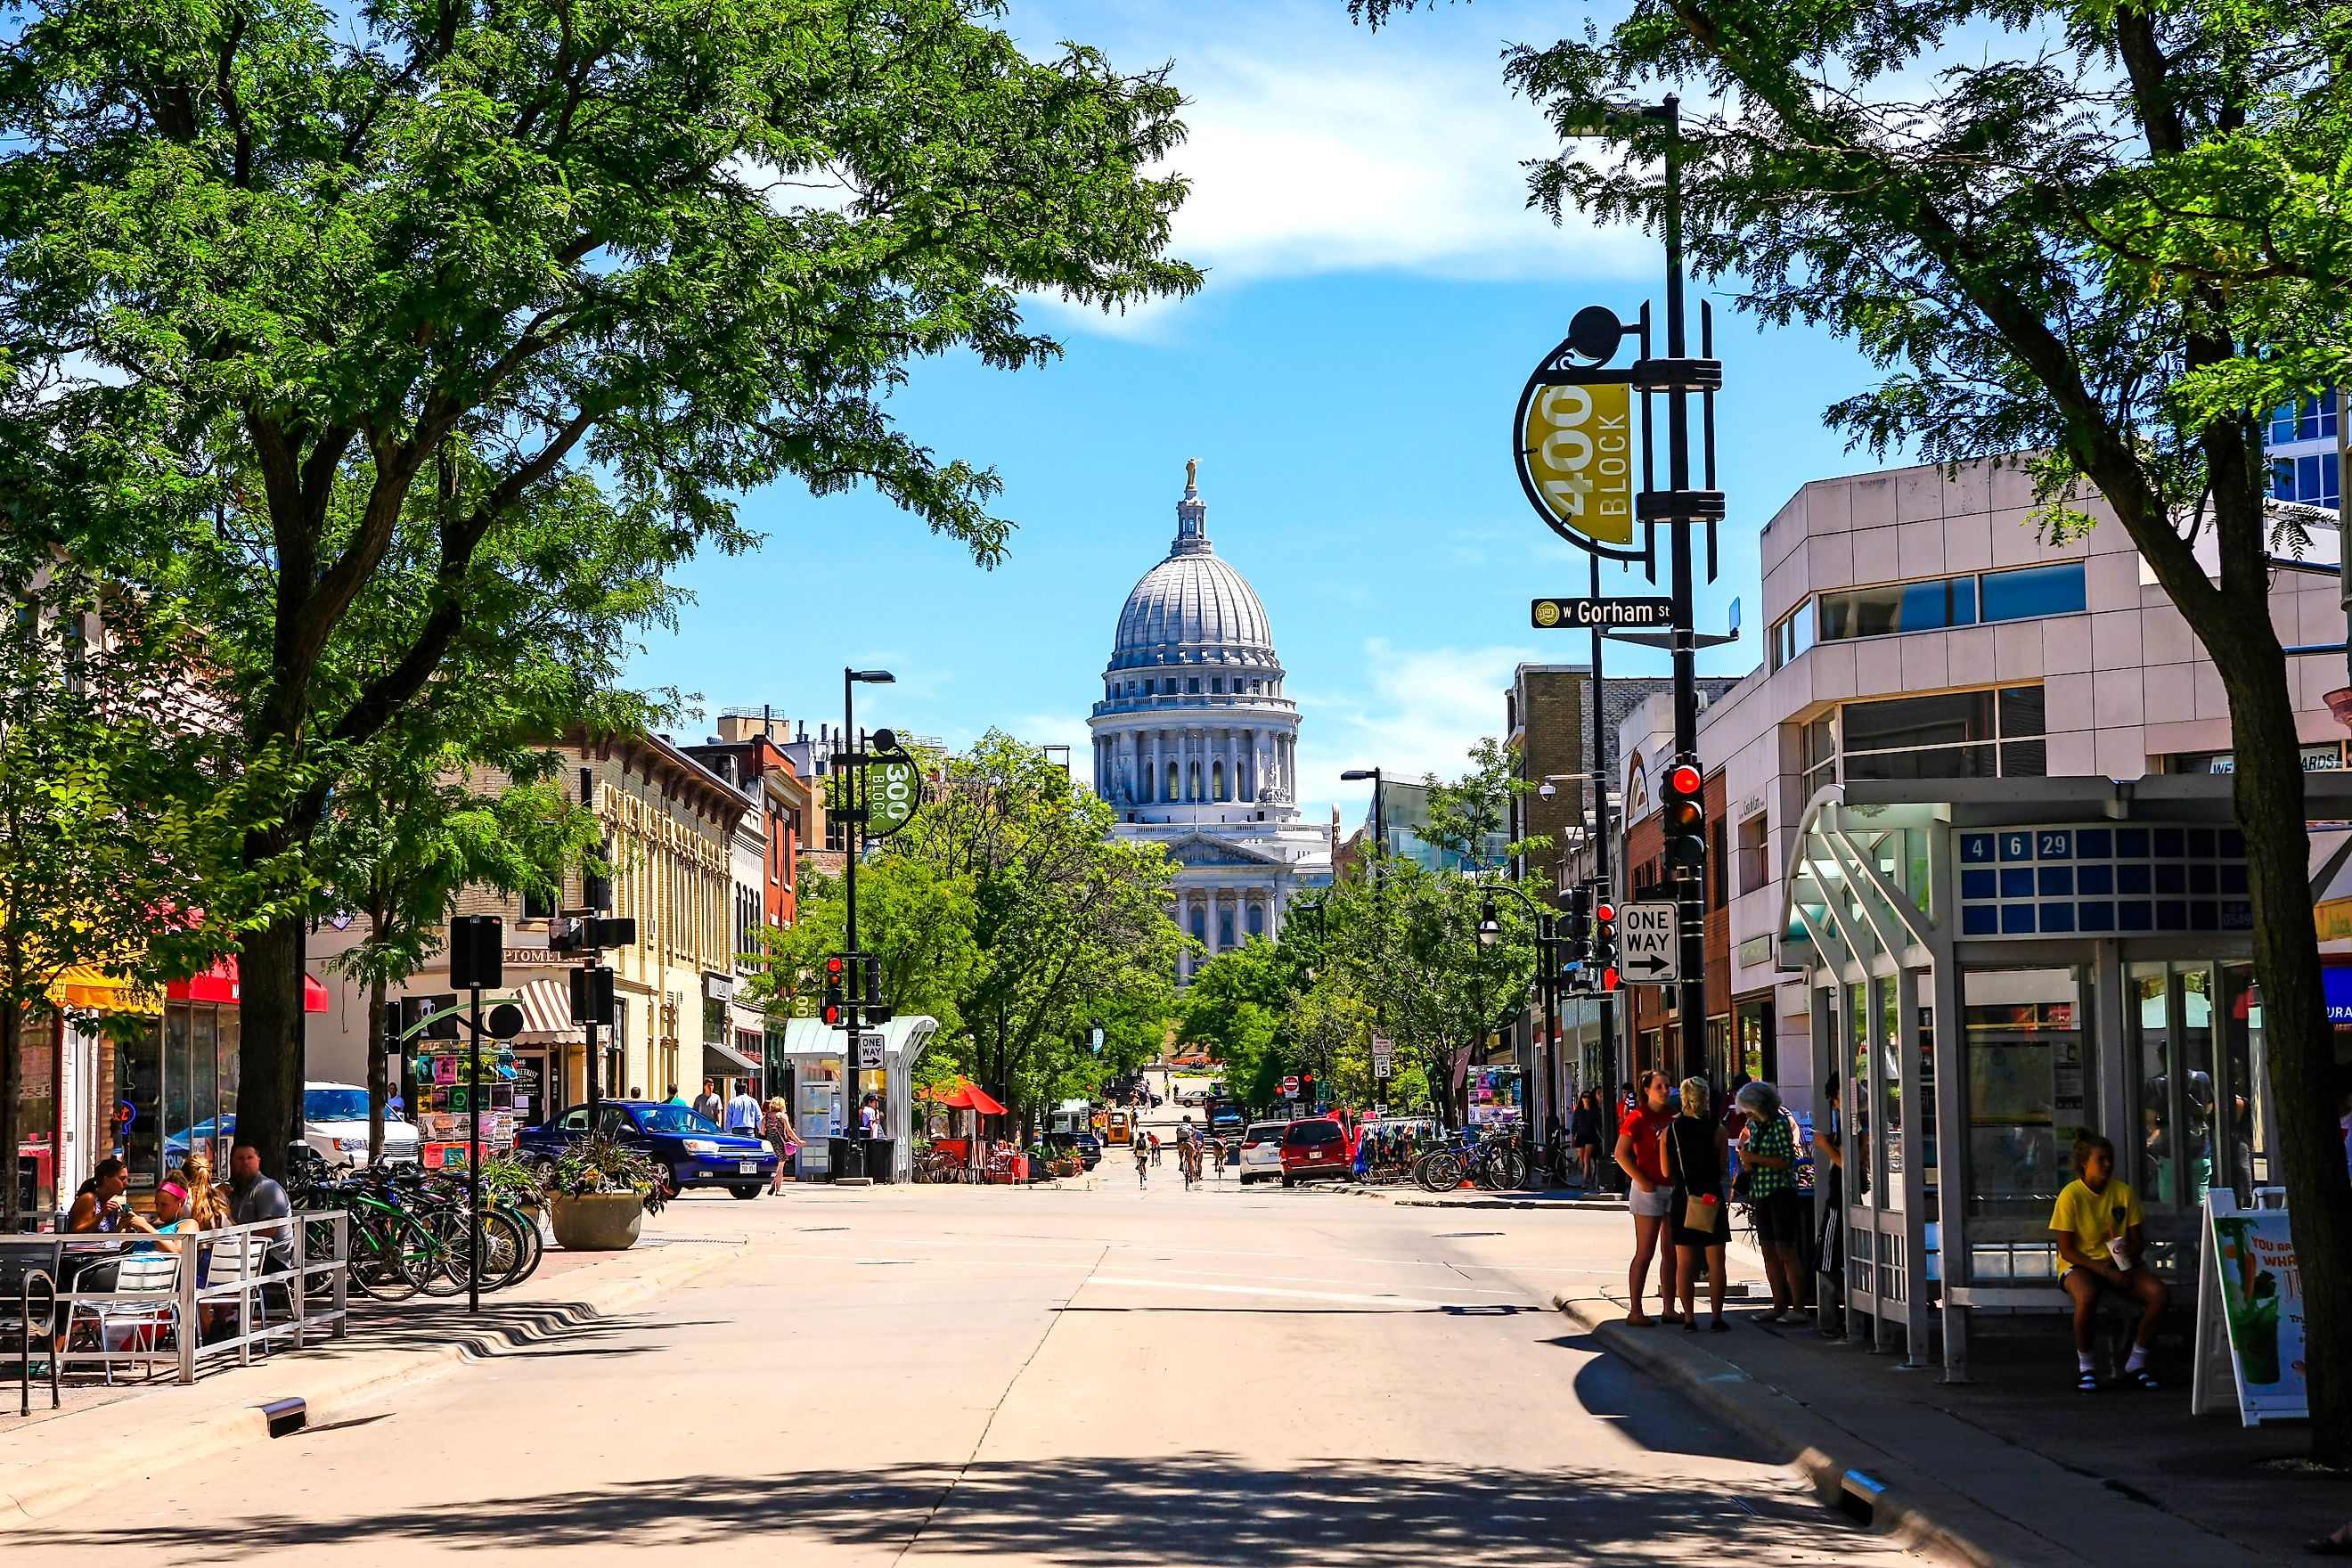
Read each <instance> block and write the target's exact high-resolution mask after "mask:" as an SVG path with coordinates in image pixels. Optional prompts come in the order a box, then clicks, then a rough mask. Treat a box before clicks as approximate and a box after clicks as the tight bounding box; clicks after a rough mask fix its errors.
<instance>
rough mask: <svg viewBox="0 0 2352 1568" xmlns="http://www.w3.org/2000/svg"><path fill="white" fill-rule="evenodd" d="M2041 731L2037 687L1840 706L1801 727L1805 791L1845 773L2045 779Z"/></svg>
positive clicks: (1848, 778)
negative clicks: (1841, 761)
mask: <svg viewBox="0 0 2352 1568" xmlns="http://www.w3.org/2000/svg"><path fill="white" fill-rule="evenodd" d="M2044 732H2045V726H2044V717H2043V706H2042V688H2041V687H2039V686H2003V687H1999V688H1991V687H1988V688H1984V689H1979V690H1976V691H1939V692H1937V693H1936V694H1935V695H1933V696H1930V697H1896V698H1890V699H1888V700H1885V701H1883V702H1848V703H1845V704H1843V705H1842V706H1840V707H1839V708H1837V709H1835V710H1832V712H1830V713H1825V714H1823V715H1822V717H1820V718H1818V719H1815V720H1813V721H1811V722H1810V723H1808V724H1806V725H1805V726H1804V727H1803V729H1802V730H1801V731H1799V732H1798V761H1799V763H1800V766H1801V768H1802V770H1803V773H1804V779H1805V794H1806V795H1811V794H1812V793H1813V792H1814V791H1816V790H1818V789H1820V788H1822V786H1824V785H1826V784H1835V783H1837V782H1839V780H1840V779H1841V777H1842V778H1843V780H1844V782H1846V783H1848V784H1852V783H1855V782H1857V781H1862V780H1874V779H1990V778H2041V777H2042V776H2043V775H2044V774H2046V773H2048V772H2049V751H2048V743H2047V742H2045V741H2044V739H2043V735H2044ZM1841 753H1843V759H1844V762H1843V771H1841V768H1840V763H1839V758H1840V755H1841Z"/></svg>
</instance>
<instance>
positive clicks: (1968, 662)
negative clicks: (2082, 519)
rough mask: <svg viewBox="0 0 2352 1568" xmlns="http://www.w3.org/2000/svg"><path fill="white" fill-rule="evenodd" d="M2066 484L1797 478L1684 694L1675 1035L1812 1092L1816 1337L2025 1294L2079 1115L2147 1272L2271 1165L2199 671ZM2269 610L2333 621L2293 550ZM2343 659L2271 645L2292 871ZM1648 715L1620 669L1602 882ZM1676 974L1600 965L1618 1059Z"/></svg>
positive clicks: (1654, 725)
mask: <svg viewBox="0 0 2352 1568" xmlns="http://www.w3.org/2000/svg"><path fill="white" fill-rule="evenodd" d="M2078 504H2080V505H2081V506H2082V507H2083V508H2084V510H2086V511H2087V512H2088V513H2089V514H2090V515H2091V516H2092V517H2093V518H2094V520H2095V524H2096V526H2095V527H2094V528H2092V529H2091V530H2090V531H2089V532H2088V533H2087V534H2085V535H2084V536H2082V537H2079V538H2075V539H2072V540H2068V541H2064V542H2045V541H2044V540H2043V539H2042V537H2041V536H2040V535H2039V534H2038V533H2037V531H2036V530H2035V529H2034V527H2033V524H2032V519H2033V511H2034V507H2033V499H2032V487H2031V481H2030V479H2028V477H2027V476H2026V474H2025V473H2024V472H2023V471H2022V470H2021V469H2019V468H2011V467H2005V466H2001V465H1999V464H1994V463H1977V464H1969V465H1964V466H1962V467H1961V468H1958V469H1957V470H1955V471H1951V472H1947V471H1945V470H1943V469H1940V468H1934V467H1921V468H1903V469H1896V470H1893V471H1889V472H1884V473H1874V474H1863V475H1855V476H1851V477H1847V478H1843V479H1825V480H1821V481H1817V482H1815V483H1811V484H1808V485H1806V486H1805V487H1804V488H1803V489H1801V490H1800V491H1799V492H1798V493H1797V494H1796V495H1795V496H1794V497H1792V498H1791V499H1790V500H1789V502H1788V503H1787V504H1786V505H1784V506H1783V507H1782V508H1781V509H1780V511H1779V512H1778V513H1777V514H1776V515H1775V516H1774V517H1773V519H1772V520H1771V521H1770V522H1769V523H1768V524H1767V525H1766V527H1765V529H1764V532H1763V536H1762V552H1761V553H1762V560H1763V570H1764V592H1763V602H1764V621H1765V625H1766V627H1767V637H1766V649H1765V660H1764V663H1763V664H1762V666H1761V667H1760V668H1757V669H1756V670H1754V671H1752V672H1751V673H1750V674H1748V676H1746V677H1745V678H1743V679H1740V680H1739V681H1738V683H1737V684H1736V685H1734V686H1733V687H1731V688H1730V689H1728V690H1726V691H1723V692H1722V693H1721V694H1720V695H1718V696H1717V697H1716V698H1715V700H1712V701H1711V702H1710V703H1709V704H1708V705H1707V707H1706V710H1705V712H1704V713H1703V714H1702V716H1701V721H1700V729H1699V752H1700V763H1701V767H1702V770H1703V772H1704V773H1705V775H1706V780H1707V789H1706V813H1707V833H1708V840H1709V846H1708V847H1709V856H1708V861H1709V868H1708V876H1707V885H1706V899H1707V923H1706V937H1707V942H1706V949H1707V988H1706V1002H1707V1013H1708V1018H1707V1028H1706V1037H1705V1039H1706V1050H1705V1065H1706V1068H1707V1070H1708V1072H1709V1074H1710V1076H1711V1077H1713V1078H1714V1079H1715V1080H1716V1081H1717V1084H1718V1086H1722V1085H1725V1084H1727V1082H1728V1081H1729V1080H1730V1079H1731V1078H1732V1077H1733V1076H1735V1075H1736V1074H1737V1073H1738V1072H1742V1071H1747V1072H1752V1073H1756V1074H1759V1076H1763V1077H1766V1078H1768V1079H1774V1080H1775V1081H1777V1082H1778V1083H1779V1084H1780V1087H1781V1089H1782V1090H1783V1092H1784V1094H1785V1095H1786V1097H1787V1098H1788V1100H1789V1101H1790V1104H1791V1106H1792V1107H1793V1108H1795V1109H1796V1110H1799V1111H1800V1112H1801V1114H1803V1115H1804V1116H1806V1117H1807V1119H1808V1120H1809V1121H1812V1122H1813V1123H1815V1124H1816V1125H1819V1124H1822V1123H1825V1122H1826V1121H1829V1120H1830V1119H1831V1118H1832V1117H1834V1118H1835V1119H1836V1120H1837V1121H1839V1123H1840V1124H1841V1126H1842V1128H1843V1132H1844V1137H1845V1143H1846V1149H1847V1160H1846V1163H1845V1167H1844V1169H1843V1172H1841V1173H1840V1174H1839V1176H1838V1178H1837V1184H1836V1185H1833V1186H1832V1185H1825V1186H1824V1187H1822V1188H1821V1189H1818V1192H1819V1194H1820V1196H1821V1198H1822V1201H1823V1202H1824V1203H1825V1204H1828V1203H1830V1202H1831V1200H1832V1197H1833V1198H1834V1203H1833V1212H1834V1213H1835V1215H1836V1216H1837V1219H1838V1221H1839V1227H1838V1228H1839V1235H1840V1237H1841V1245H1842V1246H1843V1249H1844V1257H1845V1260H1846V1261H1845V1269H1846V1272H1845V1284H1846V1300H1845V1303H1844V1304H1845V1305H1846V1306H1847V1307H1848V1308H1849V1309H1851V1312H1850V1316H1849V1319H1848V1321H1849V1322H1850V1324H1851V1325H1852V1327H1851V1329H1850V1332H1851V1333H1853V1335H1855V1336H1856V1337H1866V1338H1868V1339H1870V1340H1871V1341H1872V1342H1874V1344H1875V1345H1876V1346H1877V1347H1878V1348H1880V1349H1882V1350H1889V1351H1893V1350H1898V1349H1899V1350H1902V1351H1904V1352H1906V1354H1907V1356H1908V1357H1909V1359H1910V1360H1911V1361H1913V1362H1914V1363H1923V1362H1926V1361H1927V1360H1929V1359H1930V1358H1932V1357H1934V1356H1936V1355H1937V1346H1938V1345H1940V1357H1941V1360H1942V1362H1943V1364H1944V1367H1945V1370H1946V1372H1947V1373H1948V1375H1952V1376H1955V1377H1965V1376H1966V1374H1967V1366H1968V1341H1969V1318H1970V1315H1971V1314H1972V1313H1976V1312H1981V1311H1986V1310H2008V1309H2010V1308H2012V1307H2015V1306H2019V1305H2031V1304H2035V1303H2038V1302H2042V1301H2044V1300H2046V1299H2047V1298H2048V1296H2049V1293H2050V1291H2051V1289H2052V1287H2053V1282H2054V1280H2055V1278H2056V1268H2057V1265H2056V1260H2055V1258H2054V1256H2053V1252H2052V1249H2051V1245H2050V1239H2049V1235H2048V1224H2049V1214H2050V1205H2051V1203H2052V1201H2053V1199H2054V1197H2055V1195H2056V1194H2057V1192H2058V1190H2059V1189H2060V1188H2061V1187H2063V1185H2064V1184H2065V1183H2066V1182H2068V1181H2069V1180H2071V1179H2072V1177H2073V1174H2074V1141H2075V1138H2076V1136H2077V1135H2078V1134H2080V1133H2083V1132H2086V1131H2103V1132H2105V1133H2107V1134H2109V1135H2110V1136H2112V1137H2113V1138H2114V1139H2115V1141H2116V1144H2117V1147H2118V1148H2119V1150H2121V1151H2122V1157H2123V1166H2122V1171H2121V1173H2122V1174H2123V1175H2124V1176H2125V1178H2126V1180H2129V1181H2131V1182H2132V1183H2133V1184H2134V1185H2135V1187H2136V1188H2137V1190H2138V1191H2139V1192H2140V1194H2142V1197H2143V1202H2144V1204H2145V1205H2146V1207H2147V1211H2148V1215H2149V1222H2148V1224H2149V1233H2150V1236H2151V1237H2152V1238H2153V1246H2152V1249H2151V1259H2150V1261H2151V1265H2152V1266H2153V1267H2155V1268H2158V1270H2159V1271H2160V1272H2163V1273H2165V1274H2168V1275H2169V1276H2171V1277H2172V1278H2173V1279H2175V1282H2176V1290H2177V1297H2176V1299H2186V1296H2185V1291H2186V1289H2188V1288H2189V1286H2190V1285H2192V1284H2193V1283H2194V1269H2195V1268H2196V1247H2195V1225H2196V1216H2197V1214H2198V1213H2199V1211H2200V1207H2201V1205H2202V1204H2203V1203H2204V1202H2205V1201H2206V1199H2207V1197H2208V1195H2209V1194H2211V1195H2216V1196H2223V1195H2226V1196H2227V1197H2229V1198H2230V1199H2231V1200H2232V1201H2237V1202H2241V1203H2243V1202H2250V1201H2252V1197H2253V1194H2255V1193H2256V1192H2257V1191H2258V1190H2260V1189H2262V1188H2264V1187H2267V1186H2270V1185H2272V1184H2273V1183H2274V1181H2275V1174H2274V1171H2273V1163H2272V1158H2271V1151H2272V1150H2273V1148H2274V1147H2275V1142H2274V1131H2273V1121H2274V1117H2273V1100H2272V1094H2271V1089H2270V1085H2269V1081H2268V1077H2267V1073H2266V1070H2265V1068H2264V1063H2263V1022H2262V1019H2263V1008H2262V1000H2261V995H2260V992H2259V988H2258V987H2257V986H2256V985H2255V984H2254V982H2253V979H2252V910H2251V905H2250V904H2249V903H2248V901H2247V899H2246V893H2245V886H2246V881H2245V879H2246V872H2245V867H2244V863H2243V847H2242V842H2241V841H2240V840H2239V837H2238V835H2237V830H2236V827H2235V825H2234V821H2233V819H2232V816H2231V801H2230V790H2229V780H2228V779H2227V778H2226V777H2225V776H2219V775H2224V774H2226V773H2227V772H2228V771H2229V768H2230V763H2231V739H2230V722H2229V715H2228V706H2227V702H2226V700H2225V698H2224V695H2223V693H2222V689H2221V681H2220V679H2219V676H2218V674H2217V673H2216V671H2215V670H2214V668H2213V667H2212V665H2211V663H2210V660H2208V659H2207V658H2205V656H2204V654H2203V651H2202V649H2201V647H2200V646H2199V645H2198V644H2197V642H2196V640H2195V638H2194V637H2192V636H2191V635H2190V633H2189V628H2188V626H2187V625H2186V623H2185V621H2184V620H2183V619H2182V617H2181V616H2180V615H2179V611H2178V610H2176V609H2175V608H2174V607H2173V606H2172V605H2171V604H2170V602H2169V601H2168V599H2167V597H2166V596H2165V595H2164V594H2163V593H2162V591H2161V590H2160V589H2159V588H2158V587H2157V586H2156V585H2155V584H2154V582H2153V580H2152V578H2151V576H2150V574H2148V573H2147V571H2146V569H2145V567H2144V566H2143V564H2142V563H2141V561H2140V559H2139V556H2138V554H2137V552H2136V551H2135V550H2134V548H2133V547H2132V544H2131V541H2130V539H2129V538H2128V536H2127V535H2126V534H2125V532H2124V531H2123V530H2122V528H2121V527H2120V525H2118V524H2116V522H2115V521H2114V520H2113V518H2112V517H2111V516H2110V515H2108V514H2107V511H2106V508H2105V504H2104V503H2103V502H2102V501H2100V500H2098V499H2097V498H2095V497H2090V498H2084V499H2083V500H2080V501H2079V502H2078ZM2310 554H2311V555H2312V557H2313V558H2314V559H2315V560H2326V561H2332V560H2334V559H2335V558H2336V539H2335V538H2334V537H2333V536H2332V535H2331V536H2329V537H2326V538H2323V539H2319V540H2317V541H2315V545H2314V548H2313V549H2312V550H2311V552H2310ZM2271 615H2272V618H2273V626H2274V628H2275V629H2276V631H2277V633H2278V636H2279V638H2280V641H2281V643H2282V644H2283V645H2284V646H2286V647H2297V646H2325V645H2328V644H2336V645H2339V646H2340V644H2341V641H2342V638H2343V635H2344V612H2343V610H2342V608H2341V606H2340V605H2339V604H2338V602H2337V594H2336V583H2335V582H2334V581H2332V580H2331V575H2329V574H2316V573H2313V572H2307V571H2299V570H2295V569H2294V567H2293V564H2292V563H2287V562H2282V563H2281V569H2280V570H2279V571H2278V572H2277V573H2276V574H2275V575H2274V578H2273V590H2272V595H2271ZM2343 672H2344V664H2343V657H2342V655H2341V653H2340V652H2339V653H2336V654H2335V655H2333V656H2315V657H2308V658H2291V659H2290V662H2289V667H2288V673H2289V679H2290V683H2291V685H2290V689H2291V690H2292V692H2293V694H2294V703H2295V709H2296V725H2297V731H2298V735H2299V738H2300V739H2301V741H2302V742H2303V743H2304V745H2305V766H2306V768H2307V769H2309V770H2310V772H2311V779H2310V786H2309V787H2310V796H2311V799H2310V807H2311V812H2312V816H2313V820H2314V824H2315V834H2314V842H2315V866H2314V872H2315V875H2314V896H2315V898H2319V897H2321V896H2323V895H2324V894H2325V893H2326V891H2328V890H2329V889H2328V884H2329V881H2330V879H2331V878H2333V877H2335V876H2336V875H2337V874H2338V865H2339V863H2340V856H2337V855H2336V849H2337V847H2338V846H2340V845H2341V844H2342V842H2343V839H2344V835H2343V833H2342V831H2341V829H2340V827H2339V826H2335V825H2338V824H2341V823H2342V822H2343V821H2345V820H2347V807H2352V796H2347V790H2346V785H2347V782H2352V781H2347V780H2346V778H2345V776H2344V775H2345V765H2346V750H2345V734H2344V731H2343V729H2342V728H2341V726H2339V724H2338V723H2337V722H2336V720H2335V718H2334V717H2333V716H2332V715H2331V714H2330V713H2329V711H2328V710H2327V706H2326V693H2327V692H2328V691H2329V690H2331V689H2334V688H2336V687H2337V686H2340V685H2341V684H2342V683H2343ZM1671 722H1672V715H1671V710H1670V706H1669V704H1668V703H1667V702H1666V701H1665V700H1662V699H1652V700H1647V701H1645V702H1644V703H1643V704H1642V705H1641V706H1640V707H1638V708H1637V709H1635V710H1634V711H1633V713H1632V714H1631V715H1629V717H1628V719H1627V721H1625V723H1624V724H1623V725H1622V727H1621V731H1620V747H1621V752H1622V757H1623V759H1624V760H1623V763H1622V789H1623V792H1624V795H1625V798H1626V801H1627V803H1628V812H1627V815H1628V816H1629V818H1630V819H1631V820H1630V822H1629V825H1628V827H1627V831H1626V836H1625V850H1626V852H1625V857H1624V862H1625V866H1626V872H1625V877H1624V879H1623V881H1622V883H1621V887H1622V889H1624V891H1625V893H1626V894H1627V896H1629V897H1638V896H1639V894H1640V892H1641V891H1642V890H1643V889H1644V888H1646V887H1649V886H1654V884H1655V882H1656V881H1657V879H1658V872H1657V870H1656V869H1655V868H1654V864H1653V860H1654V857H1655V856H1656V854H1657V848H1658V839H1657V833H1656V826H1655V824H1656V818H1655V816H1654V807H1653V806H1652V805H1651V804H1650V803H1652V802H1654V800H1655V799H1656V798H1657V794H1658V787H1657V775H1658V773H1660V772H1661V771H1662V770H1663V768H1664V766H1665V765H1667V763H1669V762H1670V761H1671V759H1672V742H1671ZM2345 945H2346V944H2345V943H2344V942H2341V941H2337V942H2329V943H2327V944H2326V951H2327V952H2329V954H2330V962H2331V963H2332V964H2337V965H2342V964H2344V963H2347V960H2346V959H2345V958H2343V957H2341V956H2338V954H2339V953H2340V952H2341V951H2342V949H2343V948H2344V947H2345ZM2331 973H2345V974H2352V969H2343V968H2337V969H2334V970H2332V971H2331ZM2338 991H2345V992H2347V994H2352V987H2347V986H2339V985H2338V984H2336V983H2335V982H2334V981H2331V985H2330V992H2331V997H2333V996H2334V995H2335V994H2336V993H2337V992H2338ZM1676 1002H1677V998H1676V997H1675V994H1674V993H1673V990H1672V988H1651V987H1636V988H1634V994H1633V1010H1632V1011H1633V1016H1632V1018H1631V1021H1630V1024H1631V1026H1630V1029H1629V1030H1628V1033H1627V1037H1626V1041H1625V1043H1626V1045H1627V1046H1628V1047H1630V1065H1633V1066H1639V1067H1648V1066H1652V1065H1656V1066H1662V1067H1664V1068H1666V1069H1667V1070H1669V1071H1670V1072H1675V1073H1677V1074H1678V1073H1679V1072H1680V1070H1681V1069H1683V1068H1685V1067H1687V1066H1690V1065H1692V1064H1691V1063H1690V1062H1689V1060H1688V1058H1686V1056H1685V1053H1684V1051H1683V1049H1682V1048H1681V1045H1680V1041H1679V1038H1678V1030H1677V1026H1678V1025H1679V1022H1680V1016H1679V1013H1678V1011H1677V1008H1676ZM2347 1014H2352V1008H2347ZM2340 1033H2342V1034H2352V1030H2346V1031H2340ZM2337 1055H2338V1060H2339V1074H2341V1073H2343V1072H2345V1071H2347V1070H2352V1041H2340V1042H2339V1048H2338V1053H2337Z"/></svg>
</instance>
